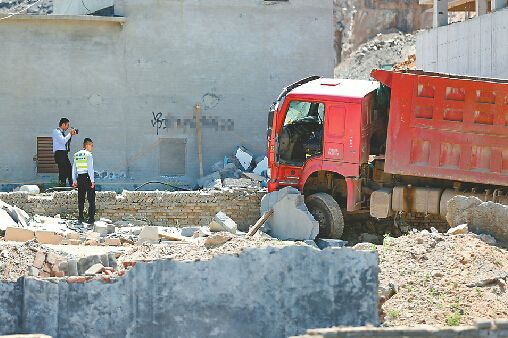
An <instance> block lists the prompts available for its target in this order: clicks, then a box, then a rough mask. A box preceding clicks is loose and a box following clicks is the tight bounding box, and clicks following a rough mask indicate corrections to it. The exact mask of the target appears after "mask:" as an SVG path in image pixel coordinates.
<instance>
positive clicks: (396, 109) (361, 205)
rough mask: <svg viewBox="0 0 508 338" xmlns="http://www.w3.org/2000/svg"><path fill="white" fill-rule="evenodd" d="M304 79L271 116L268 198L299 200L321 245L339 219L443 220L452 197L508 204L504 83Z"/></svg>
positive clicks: (398, 74) (429, 76)
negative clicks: (289, 193)
mask: <svg viewBox="0 0 508 338" xmlns="http://www.w3.org/2000/svg"><path fill="white" fill-rule="evenodd" d="M371 75H372V77H373V78H374V79H376V80H377V81H361V80H341V79H325V78H319V77H316V76H313V77H309V78H306V79H303V80H301V81H299V82H297V83H294V84H292V85H290V86H288V87H286V88H284V90H283V92H282V93H281V94H280V96H279V97H278V98H277V100H276V101H275V102H274V104H273V106H272V108H271V109H270V112H269V116H268V131H267V134H268V158H269V169H268V176H269V182H268V189H269V191H274V190H278V189H281V188H283V187H286V186H292V187H296V188H298V189H299V190H300V191H302V192H303V194H304V195H305V199H306V204H307V207H308V208H309V211H310V212H311V213H312V214H313V215H314V217H315V218H316V219H317V220H318V221H319V223H320V236H322V237H335V238H339V237H340V236H341V235H342V231H343V227H344V218H343V212H348V213H361V212H367V211H369V212H370V215H371V216H373V217H375V218H389V217H391V216H392V215H394V214H395V213H404V212H405V213H426V214H440V215H442V216H445V215H446V207H447V201H448V200H450V199H451V198H452V197H453V196H456V195H470V196H477V197H479V198H481V199H482V200H485V201H487V200H490V201H494V202H499V203H504V204H508V195H507V191H508V80H499V79H488V78H477V77H465V76H455V75H449V74H439V73H429V72H422V71H386V70H374V71H373V72H372V74H371Z"/></svg>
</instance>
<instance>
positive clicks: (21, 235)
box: [5, 227, 35, 242]
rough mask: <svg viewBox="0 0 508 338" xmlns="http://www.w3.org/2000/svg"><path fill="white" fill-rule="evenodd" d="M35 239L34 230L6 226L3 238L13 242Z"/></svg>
mask: <svg viewBox="0 0 508 338" xmlns="http://www.w3.org/2000/svg"><path fill="white" fill-rule="evenodd" d="M33 239H35V232H34V231H33V230H32V229H25V228H19V227H7V229H6V230H5V240H6V241H13V242H27V241H31V240H33Z"/></svg>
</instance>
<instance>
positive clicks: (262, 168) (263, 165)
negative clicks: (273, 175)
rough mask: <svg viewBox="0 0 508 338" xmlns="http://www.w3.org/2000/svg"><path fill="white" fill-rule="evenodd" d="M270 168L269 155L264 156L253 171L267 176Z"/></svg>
mask: <svg viewBox="0 0 508 338" xmlns="http://www.w3.org/2000/svg"><path fill="white" fill-rule="evenodd" d="M267 170H268V157H266V156H265V157H264V158H263V160H262V161H261V162H258V164H257V165H256V167H255V168H254V170H253V171H252V172H253V173H254V174H257V175H260V176H265V175H266V171H267Z"/></svg>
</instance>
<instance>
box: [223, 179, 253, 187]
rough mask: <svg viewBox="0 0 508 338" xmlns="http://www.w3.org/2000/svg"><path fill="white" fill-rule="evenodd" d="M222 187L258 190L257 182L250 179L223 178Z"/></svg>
mask: <svg viewBox="0 0 508 338" xmlns="http://www.w3.org/2000/svg"><path fill="white" fill-rule="evenodd" d="M223 186H224V187H225V188H259V186H260V185H259V181H253V180H251V179H250V178H225V179H224V183H223Z"/></svg>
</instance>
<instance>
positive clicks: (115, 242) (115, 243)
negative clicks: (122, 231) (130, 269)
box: [104, 237, 122, 246]
mask: <svg viewBox="0 0 508 338" xmlns="http://www.w3.org/2000/svg"><path fill="white" fill-rule="evenodd" d="M104 244H106V245H112V246H120V245H122V241H121V240H120V238H114V237H113V238H106V239H105V240H104Z"/></svg>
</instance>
